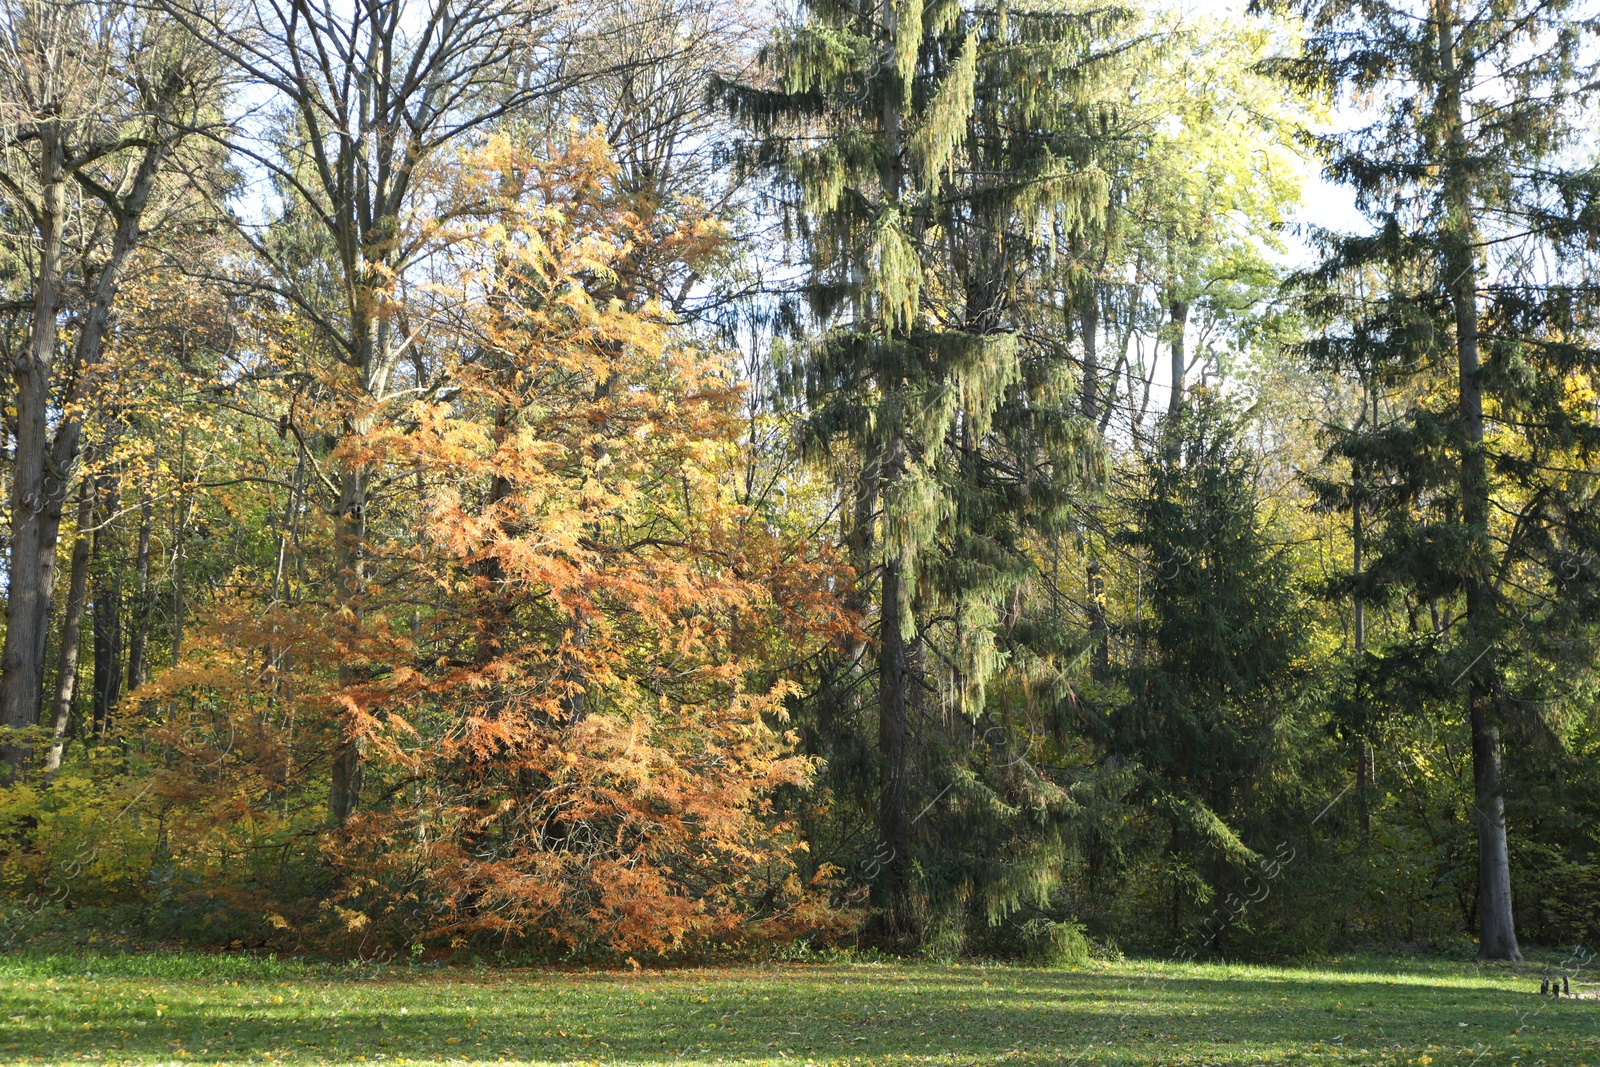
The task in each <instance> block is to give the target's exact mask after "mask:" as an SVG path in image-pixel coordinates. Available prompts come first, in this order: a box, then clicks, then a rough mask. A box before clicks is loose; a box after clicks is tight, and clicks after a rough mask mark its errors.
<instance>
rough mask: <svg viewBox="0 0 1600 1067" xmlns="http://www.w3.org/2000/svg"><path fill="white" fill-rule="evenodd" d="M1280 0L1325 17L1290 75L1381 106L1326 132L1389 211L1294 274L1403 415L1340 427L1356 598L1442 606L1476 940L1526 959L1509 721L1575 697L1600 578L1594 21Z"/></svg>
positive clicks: (1575, 11)
mask: <svg viewBox="0 0 1600 1067" xmlns="http://www.w3.org/2000/svg"><path fill="white" fill-rule="evenodd" d="M1264 6H1269V7H1277V8H1286V9H1290V10H1294V11H1296V12H1298V13H1300V14H1302V15H1303V16H1304V17H1305V18H1306V20H1307V22H1308V25H1309V31H1310V32H1309V36H1308V40H1307V44H1306V51H1305V54H1304V56H1303V57H1302V58H1300V59H1297V60H1295V61H1292V62H1288V63H1285V64H1284V65H1283V68H1282V69H1283V71H1284V73H1285V74H1287V75H1288V76H1289V77H1291V78H1294V79H1296V80H1297V81H1300V82H1302V83H1304V84H1306V85H1310V86H1314V87H1320V88H1326V89H1330V90H1332V91H1334V92H1335V93H1336V94H1338V95H1339V96H1340V97H1341V99H1343V100H1348V101H1350V102H1351V103H1352V104H1357V103H1360V102H1363V101H1365V102H1367V104H1368V110H1367V111H1366V112H1365V114H1367V115H1368V116H1370V119H1371V121H1370V122H1369V123H1368V124H1366V125H1362V126H1359V127H1358V128H1356V129H1354V130H1352V131H1350V132H1349V133H1346V134H1342V135H1338V136H1331V137H1326V138H1323V144H1322V147H1323V149H1324V151H1325V152H1326V158H1327V159H1328V160H1329V163H1328V171H1329V174H1330V176H1332V177H1333V178H1335V179H1337V180H1340V181H1342V182H1344V183H1346V184H1347V185H1349V186H1350V187H1352V188H1353V189H1354V191H1355V193H1356V198H1357V205H1358V207H1359V208H1360V209H1361V210H1362V211H1363V212H1364V213H1365V214H1366V216H1367V217H1368V219H1369V220H1370V221H1371V222H1372V224H1373V227H1374V228H1373V232H1372V233H1370V234H1368V235H1362V236H1343V237H1338V236H1329V237H1327V238H1326V240H1325V246H1326V250H1327V256H1326V259H1325V261H1324V262H1323V263H1322V265H1321V266H1320V267H1319V268H1318V269H1317V270H1315V271H1313V272H1310V273H1308V274H1307V275H1306V276H1305V277H1303V278H1302V279H1300V281H1301V283H1302V284H1303V285H1304V286H1305V287H1306V289H1307V291H1308V292H1309V293H1310V294H1311V297H1310V305H1311V309H1312V311H1313V312H1314V314H1315V315H1316V317H1317V318H1318V319H1320V321H1322V322H1323V323H1324V324H1326V327H1327V328H1326V331H1325V332H1324V333H1323V334H1322V336H1320V337H1318V338H1317V339H1315V340H1313V341H1312V342H1310V343H1309V344H1308V345H1307V346H1306V354H1307V356H1308V357H1309V358H1310V359H1311V360H1313V361H1314V362H1315V363H1317V364H1319V365H1321V366H1324V367H1330V368H1337V369H1341V370H1344V371H1346V372H1353V373H1356V374H1358V375H1360V376H1361V377H1362V378H1363V379H1364V380H1367V381H1372V382H1375V383H1379V385H1380V388H1381V389H1382V390H1383V391H1384V392H1385V393H1387V394H1388V396H1387V398H1385V399H1384V400H1383V401H1382V403H1383V404H1384V405H1385V407H1386V408H1393V409H1395V410H1394V411H1393V415H1392V417H1386V418H1385V419H1383V420H1382V421H1378V420H1370V419H1369V420H1366V421H1364V422H1362V423H1360V424H1358V425H1357V427H1356V428H1354V429H1353V430H1352V431H1351V432H1349V433H1346V434H1343V435H1341V437H1340V439H1339V440H1338V441H1336V443H1335V452H1336V453H1338V454H1340V455H1343V456H1344V457H1345V458H1347V459H1350V460H1351V461H1352V462H1353V463H1354V464H1355V465H1356V466H1357V468H1358V469H1359V471H1360V475H1361V479H1362V481H1363V483H1364V485H1365V486H1366V487H1367V490H1368V491H1366V492H1364V493H1362V494H1358V495H1359V496H1363V497H1364V498H1365V503H1366V506H1367V508H1368V510H1369V511H1372V512H1374V513H1373V514H1372V515H1371V516H1370V519H1369V524H1370V526H1371V535H1370V536H1371V542H1372V543H1371V545H1370V555H1369V557H1368V558H1367V559H1365V560H1364V561H1363V573H1362V576H1361V580H1360V583H1359V585H1360V588H1359V590H1358V593H1359V595H1360V596H1361V597H1362V598H1363V599H1364V600H1365V601H1367V602H1374V601H1381V600H1382V599H1383V598H1384V597H1386V596H1387V597H1393V596H1395V595H1397V594H1400V593H1402V592H1408V593H1410V594H1411V595H1413V596H1415V597H1417V598H1419V599H1421V600H1424V601H1427V602H1429V603H1431V604H1433V605H1434V606H1435V607H1436V609H1437V611H1436V613H1435V617H1436V618H1438V619H1440V620H1441V621H1440V624H1439V626H1438V633H1437V634H1436V635H1434V640H1433V647H1434V649H1435V650H1436V663H1435V666H1434V668H1433V681H1432V683H1431V684H1432V686H1433V687H1434V689H1435V691H1441V690H1442V691H1447V693H1448V695H1449V696H1450V697H1452V698H1453V699H1455V700H1457V701H1459V706H1460V707H1461V710H1462V713H1463V718H1464V719H1465V721H1466V723H1467V724H1468V728H1469V730H1470V734H1471V747H1472V757H1473V758H1472V763H1473V792H1474V805H1473V808H1474V811H1473V819H1474V823H1475V828H1476V833H1477V843H1478V895H1477V915H1478V921H1479V926H1480V930H1479V933H1480V940H1479V954H1480V956H1481V957H1483V958H1487V959H1519V958H1520V956H1521V953H1520V950H1519V947H1518V944H1517V935H1516V928H1515V924H1514V921H1513V912H1512V897H1511V884H1512V878H1511V875H1512V872H1511V868H1510V854H1509V850H1508V846H1507V834H1506V818H1505V801H1504V795H1503V787H1502V777H1503V775H1502V760H1503V758H1504V757H1503V752H1502V730H1503V729H1504V728H1506V727H1507V725H1508V724H1511V723H1514V721H1515V719H1516V718H1517V716H1518V715H1519V714H1527V713H1528V709H1538V708H1548V707H1551V706H1553V705H1552V703H1551V701H1553V700H1554V699H1556V698H1558V697H1559V696H1560V695H1561V693H1560V686H1559V685H1558V684H1556V683H1555V682H1554V681H1553V679H1555V678H1557V677H1559V674H1560V672H1556V671H1552V670H1550V669H1549V667H1550V665H1551V663H1552V657H1560V656H1563V655H1569V654H1570V652H1571V649H1572V645H1571V643H1570V642H1571V640H1572V639H1575V638H1577V637H1579V636H1580V635H1581V634H1582V632H1583V628H1584V623H1583V621H1582V620H1583V613H1584V612H1585V611H1586V610H1588V609H1589V608H1588V606H1590V605H1592V604H1593V598H1594V590H1595V588H1596V582H1597V578H1600V574H1597V572H1596V557H1595V554H1594V548H1595V546H1594V544H1593V537H1592V521H1590V520H1586V519H1585V515H1586V514H1588V513H1589V511H1590V510H1591V509H1592V507H1593V494H1594V490H1595V478H1594V463H1593V458H1594V451H1595V449H1596V448H1597V447H1600V427H1597V425H1596V413H1595V411H1594V406H1593V404H1592V402H1590V401H1588V400H1585V399H1584V397H1585V396H1588V395H1592V392H1590V390H1592V388H1593V383H1594V380H1595V379H1594V375H1595V371H1596V351H1595V349H1594V348H1593V347H1592V346H1593V343H1594V337H1595V334H1594V328H1595V321H1594V310H1595V299H1596V291H1595V288H1594V286H1593V285H1592V284H1591V283H1590V282H1589V281H1588V280H1586V272H1588V271H1589V269H1590V268H1591V267H1592V252H1590V251H1589V250H1588V248H1587V247H1586V244H1585V242H1586V241H1587V240H1588V239H1589V237H1590V236H1591V235H1592V234H1593V233H1594V224H1595V222H1596V212H1595V206H1594V181H1593V175H1592V173H1571V172H1566V171H1564V170H1563V169H1562V167H1561V165H1560V164H1561V160H1562V159H1563V154H1564V152H1565V151H1566V150H1568V149H1569V148H1571V147H1572V146H1573V137H1574V135H1575V134H1576V133H1577V132H1578V131H1580V130H1581V129H1582V123H1581V122H1579V121H1577V118H1578V115H1577V113H1576V110H1575V109H1576V105H1578V104H1579V103H1581V102H1582V97H1583V96H1584V95H1585V94H1586V93H1588V92H1589V91H1590V90H1591V89H1592V87H1593V82H1592V80H1591V76H1590V73H1589V72H1585V71H1584V70H1582V69H1581V66H1582V64H1583V62H1584V55H1585V46H1586V40H1587V39H1588V38H1589V35H1590V34H1591V32H1592V31H1593V30H1594V29H1595V24H1594V23H1593V22H1590V21H1586V20H1585V18H1584V17H1583V16H1582V15H1580V14H1579V5H1577V4H1575V3H1571V2H1568V0H1552V2H1549V3H1540V4H1530V3H1525V2H1512V3H1503V2H1499V0H1493V2H1490V0H1483V2H1473V0H1426V2H1417V3H1405V2H1393V0H1268V2H1267V3H1266V4H1264ZM1375 486H1381V487H1383V491H1382V492H1381V493H1375V492H1372V491H1370V490H1371V489H1372V488H1373V487H1375ZM1402 658H1404V657H1399V656H1397V657H1395V660H1396V670H1398V669H1399V666H1398V661H1399V660H1400V659H1402ZM1569 662H1570V661H1569Z"/></svg>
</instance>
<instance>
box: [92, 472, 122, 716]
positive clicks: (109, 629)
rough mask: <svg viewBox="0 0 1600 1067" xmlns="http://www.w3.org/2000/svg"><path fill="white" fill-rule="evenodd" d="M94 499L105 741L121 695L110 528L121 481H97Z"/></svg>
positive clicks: (97, 663)
mask: <svg viewBox="0 0 1600 1067" xmlns="http://www.w3.org/2000/svg"><path fill="white" fill-rule="evenodd" d="M95 495H96V496H97V497H98V498H99V512H100V513H99V521H98V522H96V523H95V527H96V529H95V532H94V558H95V564H96V566H95V590H94V733H95V736H96V737H100V738H103V737H105V736H106V733H107V731H108V730H110V728H111V716H112V713H113V712H114V711H115V710H116V706H117V698H118V697H119V696H121V695H122V580H121V576H120V575H119V574H118V573H117V570H118V568H117V564H118V560H117V558H116V540H115V538H114V536H113V533H112V527H111V523H112V520H113V518H114V517H115V515H116V513H117V508H118V505H119V504H120V503H121V497H122V484H121V479H119V478H117V477H116V476H115V475H103V476H102V477H100V478H98V479H96V486H95Z"/></svg>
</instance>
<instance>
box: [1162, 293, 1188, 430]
mask: <svg viewBox="0 0 1600 1067" xmlns="http://www.w3.org/2000/svg"><path fill="white" fill-rule="evenodd" d="M1168 314H1169V315H1170V316H1171V322H1170V324H1169V328H1170V329H1171V331H1172V342H1171V343H1172V382H1171V389H1172V396H1171V397H1170V398H1169V399H1168V401H1167V415H1168V417H1169V418H1170V419H1171V420H1173V421H1174V422H1176V420H1177V417H1178V411H1179V410H1180V409H1181V408H1182V407H1183V387H1184V383H1185V382H1186V381H1187V379H1188V376H1189V352H1188V349H1187V347H1186V344H1187V341H1186V338H1185V334H1186V333H1187V332H1188V329H1189V303H1188V301H1186V300H1173V301H1172V302H1171V303H1170V304H1169V305H1168Z"/></svg>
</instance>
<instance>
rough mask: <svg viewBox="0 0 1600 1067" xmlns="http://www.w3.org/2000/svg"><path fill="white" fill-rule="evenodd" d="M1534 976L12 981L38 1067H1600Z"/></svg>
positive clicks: (12, 1031) (178, 963) (69, 961)
mask: <svg viewBox="0 0 1600 1067" xmlns="http://www.w3.org/2000/svg"><path fill="white" fill-rule="evenodd" d="M1529 973H1533V974H1535V975H1536V974H1537V970H1536V969H1535V968H1531V967H1526V966H1525V967H1523V968H1520V969H1516V970H1508V969H1501V968H1482V969H1480V968H1477V967H1474V966H1472V965H1470V964H1447V963H1441V962H1416V963H1413V962H1393V961H1378V960H1373V959H1362V960H1356V961H1350V962H1346V963H1335V964H1331V965H1329V966H1326V967H1322V968H1317V969H1294V968H1274V967H1246V966H1221V965H1202V964H1193V965H1174V964H1165V965H1157V964H1153V963H1149V964H1147V963H1133V962H1130V963H1125V964H1115V965H1097V966H1093V967H1090V968H1086V969H1083V970H1076V971H1043V970H1030V969H1025V968H1020V967H1005V966H968V965H965V964H963V965H961V966H940V965H933V964H848V965H798V964H796V965H778V966H749V967H724V968H715V969H704V970H672V971H656V972H652V971H644V972H642V973H637V974H636V973H632V972H595V973H580V972H572V971H541V970H502V971H495V970H487V971H474V970H468V969H447V968H438V967H416V968H410V967H398V968H385V969H378V970H376V971H374V970H370V969H369V970H366V971H340V970H337V969H334V968H327V967H315V966H309V965H302V964H298V963H288V962H275V961H271V960H253V959H249V958H244V957H196V956H126V957H116V956H99V957H65V956H38V955H31V956H30V955H23V956H17V957H11V958H0V1000H3V1005H0V1062H3V1063H16V1064H58V1063H79V1062H89V1061H93V1062H97V1063H106V1064H113V1063H127V1064H178V1063H182V1064H199V1063H205V1064H266V1063H283V1064H352V1063H366V1064H374V1065H377V1064H383V1065H391V1064H396V1065H405V1064H418V1065H423V1064H439V1063H463V1062H465V1063H480V1064H500V1063H521V1064H526V1063H537V1064H546V1063H548V1064H571V1065H577V1064H584V1065H591V1067H592V1065H595V1064H667V1063H684V1064H696V1063H707V1064H709V1063H719V1064H732V1063H739V1064H744V1063H749V1064H756V1063H761V1064H785V1065H791V1067H803V1065H805V1064H816V1065H822V1064H837V1065H846V1064H848V1065H855V1064H861V1065H886V1064H894V1065H899V1064H1017V1065H1027V1064H1084V1065H1089V1064H1095V1065H1105V1064H1171V1065H1177V1064H1183V1065H1186V1067H1190V1065H1192V1067H1200V1065H1203V1064H1229V1065H1232V1064H1247V1063H1248V1064H1334V1063H1338V1064H1353V1063H1357V1064H1366V1063H1371V1064H1423V1065H1427V1064H1434V1065H1439V1067H1445V1065H1454V1064H1460V1065H1475V1067H1488V1065H1491V1064H1493V1065H1501V1064H1523V1065H1527V1067H1533V1065H1537V1064H1548V1065H1560V1067H1577V1065H1579V1064H1587V1065H1589V1067H1600V1001H1581V1000H1561V1001H1555V1000H1549V999H1541V998H1540V997H1538V996H1537V995H1535V994H1533V993H1532V992H1530V990H1531V989H1533V988H1536V986H1537V977H1533V978H1531V979H1530V978H1529V977H1528V975H1529Z"/></svg>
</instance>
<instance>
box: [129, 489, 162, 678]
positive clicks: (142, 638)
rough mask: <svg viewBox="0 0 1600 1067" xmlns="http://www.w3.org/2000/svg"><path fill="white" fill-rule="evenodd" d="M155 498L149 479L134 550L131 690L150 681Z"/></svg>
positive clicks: (142, 495)
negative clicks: (151, 579) (152, 534)
mask: <svg viewBox="0 0 1600 1067" xmlns="http://www.w3.org/2000/svg"><path fill="white" fill-rule="evenodd" d="M155 513H156V508H155V497H154V496H153V495H152V494H151V492H150V480H149V478H148V477H147V478H146V479H145V480H144V484H143V486H142V487H141V489H140V490H139V541H138V547H137V548H136V549H135V550H134V557H133V573H134V580H135V582H136V585H135V587H134V594H133V617H132V618H131V619H129V620H128V691H129V692H130V693H131V692H132V691H133V690H135V689H137V688H139V687H140V686H141V685H143V684H144V683H145V682H147V681H149V677H148V675H149V666H148V660H147V658H146V653H147V649H148V648H149V643H150V612H151V607H152V604H151V600H152V598H151V590H150V534H151V526H152V523H153V522H154V519H155Z"/></svg>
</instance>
